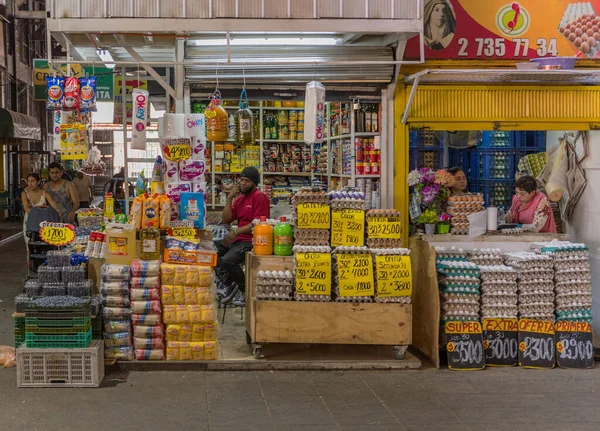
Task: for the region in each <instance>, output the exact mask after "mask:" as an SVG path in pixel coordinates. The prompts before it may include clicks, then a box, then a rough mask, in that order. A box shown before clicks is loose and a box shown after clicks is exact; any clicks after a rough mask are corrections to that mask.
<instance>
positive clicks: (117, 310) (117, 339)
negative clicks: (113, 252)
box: [100, 263, 135, 361]
mask: <svg viewBox="0 0 600 431" xmlns="http://www.w3.org/2000/svg"><path fill="white" fill-rule="evenodd" d="M100 275H101V281H100V295H101V296H102V316H103V318H104V357H105V358H106V359H111V360H114V359H118V360H121V361H132V360H133V359H134V358H135V356H134V352H133V340H132V327H131V301H130V299H129V279H130V278H131V273H130V269H129V265H116V264H108V263H105V264H104V265H102V270H101V272H100Z"/></svg>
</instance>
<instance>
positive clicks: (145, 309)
mask: <svg viewBox="0 0 600 431" xmlns="http://www.w3.org/2000/svg"><path fill="white" fill-rule="evenodd" d="M131 309H132V311H133V312H134V313H136V314H148V313H160V312H161V307H160V301H131Z"/></svg>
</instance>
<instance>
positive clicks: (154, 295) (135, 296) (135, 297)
mask: <svg viewBox="0 0 600 431" xmlns="http://www.w3.org/2000/svg"><path fill="white" fill-rule="evenodd" d="M129 297H130V298H131V300H132V301H141V300H145V301H151V300H159V299H160V290H159V289H131V290H130V291H129Z"/></svg>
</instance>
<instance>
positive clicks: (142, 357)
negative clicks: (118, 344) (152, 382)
mask: <svg viewBox="0 0 600 431" xmlns="http://www.w3.org/2000/svg"><path fill="white" fill-rule="evenodd" d="M135 359H137V360H138V361H164V359H165V351H164V349H162V348H161V349H135Z"/></svg>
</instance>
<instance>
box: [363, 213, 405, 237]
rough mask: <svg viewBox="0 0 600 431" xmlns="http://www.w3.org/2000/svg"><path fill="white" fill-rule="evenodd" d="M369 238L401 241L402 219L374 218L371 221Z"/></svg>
mask: <svg viewBox="0 0 600 431" xmlns="http://www.w3.org/2000/svg"><path fill="white" fill-rule="evenodd" d="M368 231H369V233H368V235H369V238H382V239H383V238H385V239H400V233H401V232H402V227H401V220H400V217H374V218H370V219H369V229H368Z"/></svg>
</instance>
